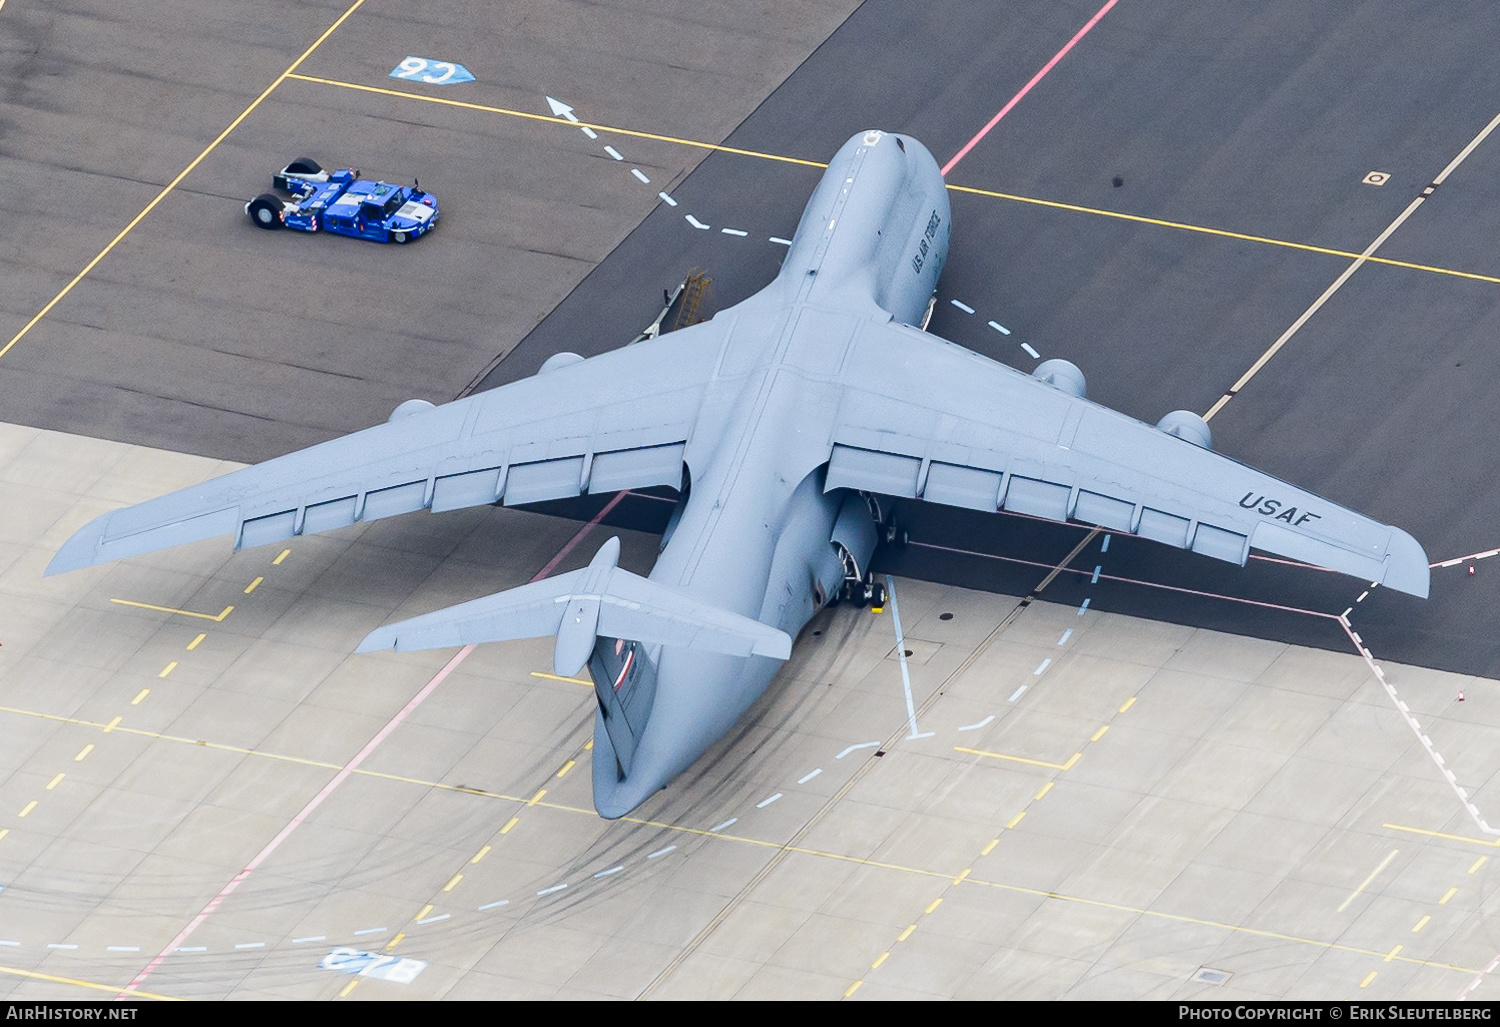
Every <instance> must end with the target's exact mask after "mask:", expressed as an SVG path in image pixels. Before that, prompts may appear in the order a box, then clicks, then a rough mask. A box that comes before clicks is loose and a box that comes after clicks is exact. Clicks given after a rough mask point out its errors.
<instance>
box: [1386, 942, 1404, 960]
mask: <svg viewBox="0 0 1500 1027" xmlns="http://www.w3.org/2000/svg"><path fill="white" fill-rule="evenodd" d="M1404 948H1406V946H1405V945H1397V946H1396V947H1395V948H1393V949H1391V950H1390V951H1389V952H1387V953H1386V954H1385V961H1386V962H1387V963H1389V962H1390V961H1391V960H1393V959H1395V958H1396V956H1397V955H1398V954H1399V953H1400V952H1401V950H1402V949H1404Z"/></svg>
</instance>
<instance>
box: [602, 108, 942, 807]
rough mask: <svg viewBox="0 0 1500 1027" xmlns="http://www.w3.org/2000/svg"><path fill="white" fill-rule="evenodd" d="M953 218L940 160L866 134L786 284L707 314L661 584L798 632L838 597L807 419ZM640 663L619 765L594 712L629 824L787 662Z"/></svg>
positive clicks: (922, 292)
mask: <svg viewBox="0 0 1500 1027" xmlns="http://www.w3.org/2000/svg"><path fill="white" fill-rule="evenodd" d="M949 220H950V211H949V205H948V196H947V191H946V189H945V187H944V184H943V179H942V176H941V174H940V173H939V171H938V165H937V162H936V161H935V160H934V159H933V158H932V155H931V154H930V153H929V152H928V151H927V149H926V148H925V147H924V146H922V144H921V143H919V142H917V141H916V140H914V139H911V138H910V137H906V136H897V135H893V134H889V133H880V132H865V133H860V134H859V135H857V136H855V137H854V138H852V139H850V140H849V141H848V142H847V143H845V144H844V146H843V147H842V148H841V149H840V150H839V152H838V153H837V154H836V155H835V156H834V158H833V160H832V161H831V162H830V163H829V166H828V170H827V172H826V173H825V174H824V175H823V178H822V180H821V181H820V182H819V183H818V186H817V188H816V189H815V190H814V192H813V194H812V197H811V199H810V200H809V201H808V204H807V207H806V209H805V211H804V212H803V215H802V220H801V222H800V223H799V225H798V227H797V231H796V233H795V235H794V236H793V238H792V244H791V247H790V248H789V250H788V252H787V256H786V260H785V262H784V263H783V265H782V269H781V272H780V274H778V275H777V277H776V279H775V280H774V281H773V282H772V283H771V284H770V285H768V286H767V287H766V288H765V289H763V290H762V291H761V292H759V293H757V294H756V295H754V296H752V297H751V298H750V299H748V300H746V301H744V302H743V303H740V304H738V305H736V306H734V307H731V308H729V309H728V310H725V311H723V312H721V313H720V314H719V315H718V316H717V317H716V318H715V321H720V320H727V321H728V322H729V323H730V326H729V331H728V335H727V338H726V340H725V341H724V343H723V345H722V348H721V352H720V356H719V365H718V367H717V369H716V371H715V375H714V380H713V382H712V384H711V385H710V387H709V391H708V393H707V395H706V397H705V400H704V408H703V410H702V411H701V412H700V416H699V419H698V422H697V427H696V429H695V431H694V434H693V437H692V438H691V439H690V440H689V441H688V445H687V450H686V455H685V463H686V464H687V467H688V471H689V475H690V481H691V488H690V490H689V492H688V494H687V496H686V498H685V506H684V508H683V509H682V511H681V514H680V519H679V520H678V521H677V523H676V524H674V526H673V528H672V530H671V532H670V534H669V536H668V537H667V540H666V544H665V547H664V549H663V551H662V554H661V556H660V558H659V559H658V560H657V563H656V566H655V567H654V569H653V570H652V572H651V578H652V580H653V581H656V582H659V583H661V584H663V585H667V586H669V587H671V588H673V589H676V590H677V591H679V592H681V593H684V594H686V595H689V596H692V597H695V598H697V599H701V600H702V601H703V602H704V603H706V604H710V605H714V606H718V607H721V608H724V609H727V610H731V611H733V612H736V613H740V614H743V615H745V616H749V617H753V618H755V619H757V620H759V621H761V622H763V623H765V624H770V625H772V626H774V627H777V628H780V629H781V630H783V631H785V632H787V633H788V634H789V635H791V636H793V637H796V635H797V634H798V632H800V631H801V629H802V628H803V626H804V625H806V623H807V622H808V620H809V619H810V618H811V617H812V615H813V614H814V613H815V612H816V610H817V609H818V605H819V603H820V602H821V601H822V600H823V599H824V598H825V597H828V596H832V595H834V594H836V593H837V590H838V588H839V586H840V584H841V583H842V577H843V568H842V565H841V564H840V562H839V559H838V556H837V554H836V553H835V551H834V548H833V546H832V545H831V544H830V537H831V535H832V532H833V527H834V521H835V519H836V517H837V516H838V513H839V509H840V506H841V505H842V503H843V500H844V498H845V496H844V493H843V492H842V491H841V490H835V491H833V492H825V491H824V488H823V470H824V465H825V464H826V461H827V459H828V452H829V446H830V439H829V437H828V435H827V427H826V425H827V418H824V417H806V416H804V412H805V411H810V410H826V409H828V408H829V407H830V405H832V406H836V405H837V404H838V403H839V402H840V396H841V392H840V387H839V369H840V365H841V362H842V360H843V358H844V354H845V351H846V349H847V347H848V345H849V343H850V340H851V339H852V338H853V336H854V333H855V331H856V330H857V328H858V326H859V324H860V323H861V322H862V321H865V320H874V321H877V322H878V323H881V324H884V323H886V322H889V321H891V320H896V321H899V322H903V323H907V324H918V323H920V321H921V318H922V316H923V314H924V313H925V311H926V308H927V304H928V301H929V299H930V298H931V296H932V295H933V293H934V291H935V290H936V288H937V280H938V275H939V274H940V273H941V271H942V267H943V263H944V261H945V259H946V257H947V251H948V239H949ZM613 644H614V642H613V640H610V639H604V640H601V643H600V646H601V649H604V648H607V647H608V646H611V645H613ZM617 648H618V647H617ZM637 657H638V658H639V661H640V663H639V665H638V666H633V667H632V668H629V669H630V670H631V672H632V673H634V674H636V675H645V676H646V677H648V678H649V677H650V676H651V675H653V674H654V693H653V694H652V695H651V697H650V701H649V708H648V709H642V710H641V714H643V715H638V716H636V717H634V718H632V719H634V720H637V721H640V722H642V723H643V724H644V726H643V727H642V726H640V724H637V725H636V727H635V728H634V731H633V741H634V750H633V752H630V753H629V754H628V756H627V757H625V758H617V755H616V751H615V747H614V745H613V743H612V741H611V737H610V731H609V730H607V726H606V724H605V714H604V712H603V710H602V709H601V711H600V712H599V713H597V714H596V721H595V732H594V737H595V745H594V757H593V759H594V801H595V805H596V807H597V809H598V810H599V813H600V814H601V815H603V816H605V817H619V816H623V815H624V814H626V813H628V812H629V811H630V810H632V809H634V808H635V807H636V806H638V805H639V804H640V803H641V802H643V801H645V800H646V799H647V798H649V797H650V796H651V794H653V793H654V792H656V791H657V790H658V789H660V788H662V787H664V786H665V785H666V784H667V782H669V781H670V780H671V779H672V778H674V777H676V776H677V775H678V774H680V773H681V772H682V771H684V770H686V769H687V767H688V766H690V765H691V764H692V763H693V762H694V761H696V760H697V759H698V758H699V757H700V756H702V755H703V753H704V752H705V751H706V750H707V749H708V748H709V746H711V745H712V744H713V743H714V742H715V741H717V740H718V739H719V738H721V737H722V736H723V735H724V734H725V733H726V732H728V730H729V729H730V727H731V726H732V725H733V724H734V722H735V721H736V720H738V719H739V718H740V716H742V715H743V714H744V713H745V711H746V710H748V709H749V708H750V706H751V705H752V704H753V703H754V702H755V701H756V700H757V699H759V698H760V696H761V695H762V694H763V693H764V692H765V690H766V687H767V686H768V685H769V684H770V682H771V680H772V678H774V677H775V675H776V673H777V671H778V670H779V669H780V667H781V662H780V661H779V660H774V659H770V658H767V657H749V658H738V657H731V656H719V655H714V654H708V653H701V652H696V651H690V650H686V649H674V648H667V649H661V648H656V649H654V651H652V652H649V653H648V652H644V651H643V652H640V653H638V654H637ZM591 671H592V672H593V673H594V676H595V680H596V688H598V689H599V690H600V691H601V693H602V692H603V691H604V690H605V689H615V688H616V684H617V682H619V681H620V679H621V675H622V674H623V673H624V672H625V668H623V667H622V666H621V665H620V664H619V663H618V661H616V662H614V663H610V664H609V666H608V667H607V668H606V667H605V665H604V664H603V663H601V662H600V661H599V659H597V658H596V660H595V661H594V662H593V663H592V664H591ZM601 677H602V678H603V680H601ZM614 726H615V727H616V728H617V732H616V737H620V736H619V734H618V724H616V725H614ZM627 744H628V743H627ZM627 764H628V768H627V766H626V765H627ZM622 771H625V772H624V773H622Z"/></svg>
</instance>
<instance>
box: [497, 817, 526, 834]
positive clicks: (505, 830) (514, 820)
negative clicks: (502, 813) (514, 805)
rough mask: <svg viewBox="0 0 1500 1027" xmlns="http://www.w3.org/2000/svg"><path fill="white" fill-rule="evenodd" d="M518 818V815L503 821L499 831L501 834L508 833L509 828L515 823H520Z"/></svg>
mask: <svg viewBox="0 0 1500 1027" xmlns="http://www.w3.org/2000/svg"><path fill="white" fill-rule="evenodd" d="M520 820H521V818H520V817H511V818H510V819H509V820H507V821H506V822H505V826H504V827H502V828H501V829H500V833H501V834H509V833H510V829H511V828H513V827H515V826H516V824H518V823H520Z"/></svg>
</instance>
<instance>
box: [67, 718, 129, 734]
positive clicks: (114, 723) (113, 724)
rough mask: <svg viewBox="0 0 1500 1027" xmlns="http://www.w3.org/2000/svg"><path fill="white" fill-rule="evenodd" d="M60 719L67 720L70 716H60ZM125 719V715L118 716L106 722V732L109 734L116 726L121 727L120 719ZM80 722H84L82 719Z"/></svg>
mask: <svg viewBox="0 0 1500 1027" xmlns="http://www.w3.org/2000/svg"><path fill="white" fill-rule="evenodd" d="M58 719H59V720H66V719H68V718H66V717H59V718H58ZM124 719H125V718H124V717H116V718H115V719H114V720H112V721H110V722H109V723H108V724H105V725H104V733H105V734H109V733H110V732H111V731H113V730H114V729H115V728H117V727H119V726H120V721H122V720H124ZM80 723H82V722H81V721H80Z"/></svg>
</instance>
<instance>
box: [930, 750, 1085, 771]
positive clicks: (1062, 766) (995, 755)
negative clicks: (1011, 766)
mask: <svg viewBox="0 0 1500 1027" xmlns="http://www.w3.org/2000/svg"><path fill="white" fill-rule="evenodd" d="M953 751H954V752H966V753H968V754H969V755H970V756H984V757H987V758H989V759H992V760H1010V761H1011V762H1012V763H1029V764H1031V766H1033V767H1046V768H1048V769H1049V770H1070V769H1072V766H1073V764H1075V763H1077V762H1078V759H1079V757H1080V756H1082V755H1083V753H1081V752H1075V753H1074V754H1073V756H1072V758H1071V759H1069V760H1068V762H1066V763H1048V762H1047V761H1046V760H1034V759H1030V758H1028V757H1026V756H1011V755H1010V754H1008V753H1003V752H987V751H986V750H984V749H967V748H965V747H964V746H962V745H955V746H954V747H953Z"/></svg>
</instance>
